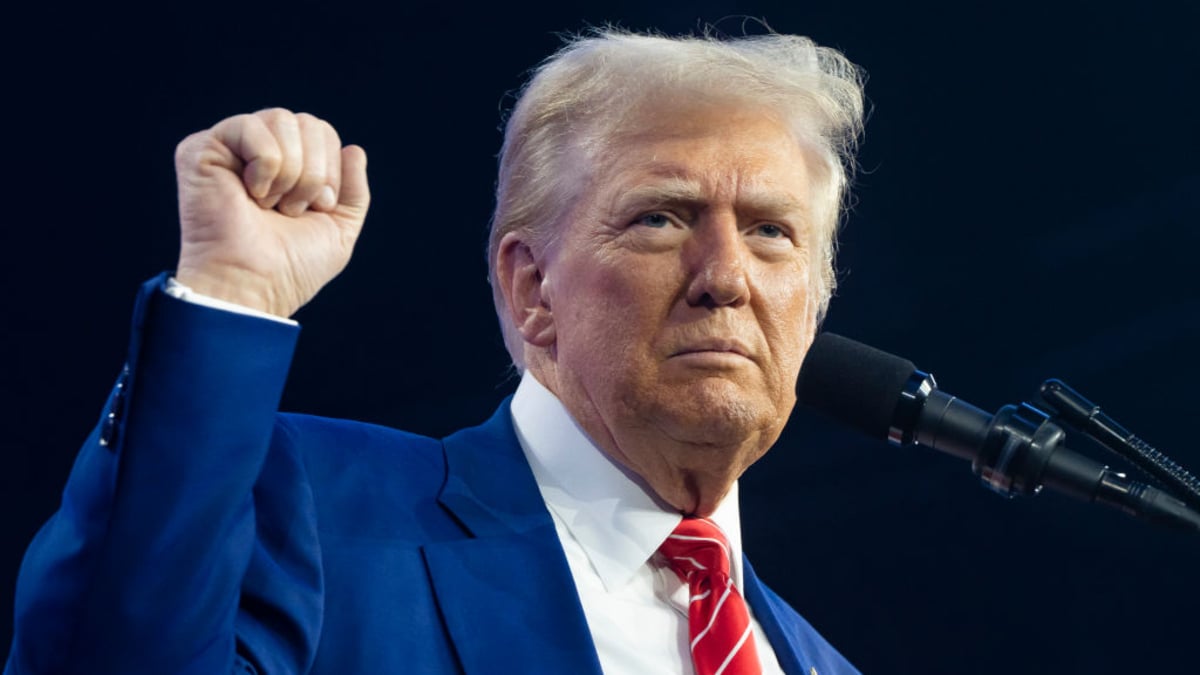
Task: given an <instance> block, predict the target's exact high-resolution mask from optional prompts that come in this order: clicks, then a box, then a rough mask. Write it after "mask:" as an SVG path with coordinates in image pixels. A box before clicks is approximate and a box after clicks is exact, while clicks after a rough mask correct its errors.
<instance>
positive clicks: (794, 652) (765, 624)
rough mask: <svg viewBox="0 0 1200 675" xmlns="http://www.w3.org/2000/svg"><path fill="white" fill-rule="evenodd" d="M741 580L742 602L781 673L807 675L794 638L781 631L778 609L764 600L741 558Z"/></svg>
mask: <svg viewBox="0 0 1200 675" xmlns="http://www.w3.org/2000/svg"><path fill="white" fill-rule="evenodd" d="M742 577H743V578H742V585H743V586H744V588H745V591H746V593H745V595H746V602H747V603H749V605H750V609H751V610H752V611H753V612H754V618H756V619H758V623H759V624H760V625H761V626H762V628H763V632H764V633H766V634H767V640H769V641H770V642H771V648H772V649H774V650H775V658H777V659H779V665H780V667H781V668H783V672H785V673H793V674H795V675H807V673H806V672H805V670H804V666H802V665H801V661H800V645H799V644H798V643H797V642H796V639H795V638H796V637H798V636H795V635H792V634H791V632H790V631H788V630H785V629H784V627H783V622H782V621H781V618H780V616H779V609H778V608H777V607H776V606H775V605H774V603H772V602H771V601H770V599H769V598H768V597H767V593H766V589H765V588H764V587H763V583H762V582H761V581H759V580H758V575H757V574H755V573H754V568H753V567H751V566H750V561H749V560H747V559H746V557H745V555H743V556H742Z"/></svg>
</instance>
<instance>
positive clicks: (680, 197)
mask: <svg viewBox="0 0 1200 675" xmlns="http://www.w3.org/2000/svg"><path fill="white" fill-rule="evenodd" d="M656 173H657V172H656ZM706 202H707V199H706V198H705V196H704V189H703V186H702V185H701V183H700V181H699V180H698V179H695V178H690V177H687V176H683V175H680V174H679V173H676V172H668V173H665V174H663V175H660V176H659V177H658V178H657V179H653V180H651V181H650V182H647V183H642V184H640V185H637V186H636V187H633V188H631V189H629V190H625V191H623V192H622V193H621V194H620V196H619V197H618V198H617V200H616V203H617V204H618V205H619V207H620V208H622V209H628V208H631V207H635V206H637V207H639V208H640V205H652V204H665V205H675V204H678V205H681V206H687V207H692V208H697V207H702V206H704V204H705V203H706ZM737 208H738V210H739V211H746V212H749V213H754V214H757V215H772V216H784V215H800V216H807V215H808V205H807V204H806V203H805V202H804V201H802V200H800V199H798V198H796V197H795V196H793V195H791V194H787V193H785V192H782V191H779V190H772V189H770V188H767V187H764V186H762V185H754V184H751V185H750V186H748V187H747V189H746V190H744V191H743V192H742V194H741V195H739V198H738V203H737Z"/></svg>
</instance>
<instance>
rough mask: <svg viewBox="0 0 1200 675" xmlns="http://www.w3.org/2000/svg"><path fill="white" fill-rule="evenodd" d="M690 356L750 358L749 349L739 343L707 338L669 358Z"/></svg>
mask: <svg viewBox="0 0 1200 675" xmlns="http://www.w3.org/2000/svg"><path fill="white" fill-rule="evenodd" d="M691 354H696V355H702V354H725V355H729V356H740V357H742V358H746V359H749V358H750V349H749V348H748V347H747V346H746V345H745V344H743V343H742V342H741V341H739V340H736V339H732V338H708V339H704V340H697V341H694V342H689V343H687V344H686V345H684V346H682V347H681V348H679V349H676V350H675V351H674V352H673V353H672V354H671V356H672V357H676V356H688V355H691Z"/></svg>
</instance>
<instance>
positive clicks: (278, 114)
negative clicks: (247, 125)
mask: <svg viewBox="0 0 1200 675" xmlns="http://www.w3.org/2000/svg"><path fill="white" fill-rule="evenodd" d="M254 115H255V116H256V117H259V118H261V119H264V120H269V121H278V120H280V119H285V118H288V117H291V116H292V111H291V110H288V109H287V108H279V107H275V108H263V109H262V110H259V111H258V112H256V113H254Z"/></svg>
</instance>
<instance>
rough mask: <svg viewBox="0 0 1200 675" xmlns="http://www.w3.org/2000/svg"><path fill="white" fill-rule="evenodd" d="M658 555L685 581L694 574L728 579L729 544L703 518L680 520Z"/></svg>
mask: <svg viewBox="0 0 1200 675" xmlns="http://www.w3.org/2000/svg"><path fill="white" fill-rule="evenodd" d="M658 551H659V553H661V554H662V556H663V558H664V560H665V561H666V563H667V566H669V567H670V568H671V569H672V570H674V571H675V573H676V574H678V575H679V578H680V579H683V580H685V581H688V580H689V579H691V578H692V576H693V575H694V574H696V573H700V575H701V576H709V575H712V574H716V573H720V574H721V575H723V576H725V577H728V576H729V542H728V541H726V539H725V534H724V533H723V532H721V528H719V527H717V524H716V523H714V522H712V521H711V520H708V519H707V518H684V519H683V522H681V523H679V526H678V527H676V528H675V531H674V532H672V533H671V534H670V535H669V536H668V537H667V540H666V541H664V542H663V544H662V546H660V547H659V548H658Z"/></svg>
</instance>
